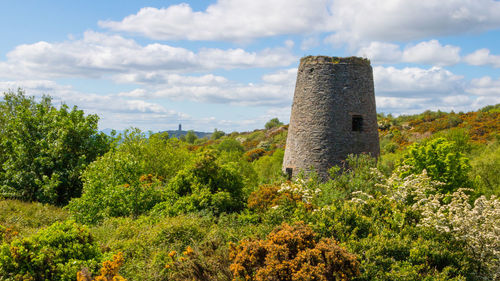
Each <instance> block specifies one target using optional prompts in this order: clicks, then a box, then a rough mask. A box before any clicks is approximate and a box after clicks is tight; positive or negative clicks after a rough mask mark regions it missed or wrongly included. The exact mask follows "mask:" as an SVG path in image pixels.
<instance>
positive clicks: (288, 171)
mask: <svg viewBox="0 0 500 281" xmlns="http://www.w3.org/2000/svg"><path fill="white" fill-rule="evenodd" d="M285 171H286V178H287V179H288V180H291V179H292V175H293V168H286V169H285Z"/></svg>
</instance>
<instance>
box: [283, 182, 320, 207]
mask: <svg viewBox="0 0 500 281" xmlns="http://www.w3.org/2000/svg"><path fill="white" fill-rule="evenodd" d="M312 182H313V180H311V179H309V180H306V179H301V178H298V179H296V180H294V181H287V182H284V183H282V184H281V185H280V189H278V193H280V194H287V193H289V194H294V195H298V196H299V197H300V198H301V199H302V201H303V202H304V203H307V204H311V203H312V200H313V198H314V197H315V196H316V195H317V194H319V193H320V192H321V189H319V188H318V186H317V185H316V184H314V183H313V184H311V183H312Z"/></svg>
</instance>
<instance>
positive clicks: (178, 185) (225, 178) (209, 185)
mask: <svg viewBox="0 0 500 281" xmlns="http://www.w3.org/2000/svg"><path fill="white" fill-rule="evenodd" d="M242 191H243V178H242V176H241V175H240V174H239V173H238V172H237V170H236V169H235V167H234V166H233V165H230V164H226V165H219V164H218V163H217V156H216V154H215V153H214V152H213V151H203V152H201V153H200V154H199V155H198V157H197V158H196V160H195V161H194V163H193V164H192V165H190V166H187V167H186V168H184V169H183V170H181V171H179V173H177V175H176V176H175V177H174V178H173V179H172V181H171V182H170V183H169V184H168V186H167V190H166V195H165V197H166V201H165V202H162V203H159V204H157V205H156V206H155V208H154V209H155V210H154V211H155V212H159V213H165V214H168V215H177V214H180V213H188V212H197V211H209V212H213V213H215V214H220V213H222V212H226V213H229V212H234V211H239V210H241V209H242V208H243V204H244V201H243V192H242Z"/></svg>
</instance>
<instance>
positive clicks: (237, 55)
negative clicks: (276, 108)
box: [0, 31, 297, 78]
mask: <svg viewBox="0 0 500 281" xmlns="http://www.w3.org/2000/svg"><path fill="white" fill-rule="evenodd" d="M296 61H297V58H296V57H295V56H294V55H292V53H291V51H290V49H289V48H287V47H277V48H268V49H264V50H262V51H260V52H247V51H245V50H243V49H241V48H237V49H227V50H223V49H209V48H205V49H201V50H200V51H199V52H198V53H195V52H193V51H190V50H188V49H185V48H178V47H172V46H169V45H164V44H158V43H154V44H149V45H146V46H141V45H139V44H138V43H137V42H135V41H134V40H130V39H125V38H123V37H121V36H117V35H111V36H110V35H106V34H102V33H97V32H93V31H87V32H85V34H84V36H83V39H81V40H74V41H65V42H62V43H47V42H38V43H35V44H29V45H20V46H17V47H16V48H15V49H14V50H13V51H11V52H9V53H8V54H7V61H6V62H0V73H2V76H4V77H5V76H8V77H26V76H29V77H31V78H34V77H37V78H52V77H68V76H69V77H91V78H100V77H102V76H105V75H110V74H117V73H135V72H137V71H148V70H150V71H151V70H155V71H161V70H163V71H170V72H186V71H195V72H197V71H203V70H208V69H216V68H222V69H234V68H251V67H277V66H287V65H290V64H291V63H293V62H296Z"/></svg>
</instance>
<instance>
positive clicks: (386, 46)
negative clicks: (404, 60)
mask: <svg viewBox="0 0 500 281" xmlns="http://www.w3.org/2000/svg"><path fill="white" fill-rule="evenodd" d="M357 53H358V56H361V57H365V58H369V59H370V60H371V61H372V62H374V63H391V62H398V61H400V60H401V57H402V56H403V52H402V51H401V50H400V47H399V45H397V44H391V43H385V42H377V41H374V42H370V44H369V45H367V46H364V47H361V48H360V49H359V50H358V52H357Z"/></svg>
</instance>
